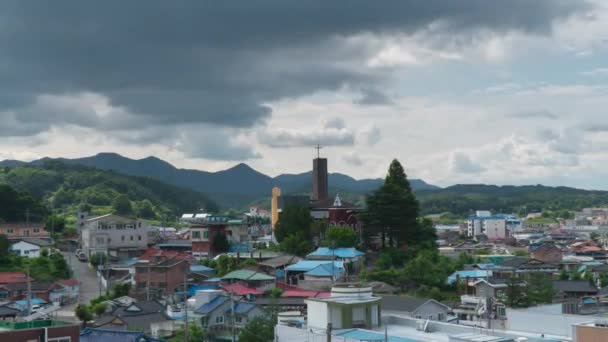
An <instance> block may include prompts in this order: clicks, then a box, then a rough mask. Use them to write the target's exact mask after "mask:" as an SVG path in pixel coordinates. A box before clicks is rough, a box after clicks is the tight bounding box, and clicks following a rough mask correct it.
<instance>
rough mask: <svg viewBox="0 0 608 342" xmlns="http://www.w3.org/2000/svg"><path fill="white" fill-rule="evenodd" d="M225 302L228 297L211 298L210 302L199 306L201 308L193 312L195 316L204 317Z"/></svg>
mask: <svg viewBox="0 0 608 342" xmlns="http://www.w3.org/2000/svg"><path fill="white" fill-rule="evenodd" d="M226 301H228V297H225V296H217V297H215V298H213V300H211V301H210V302H208V303H205V304H203V305H201V307H199V308H198V309H196V310H194V312H195V313H197V314H201V315H206V314H208V313H210V312H211V311H213V310H215V309H217V308H218V307H219V306H220V305H222V304H224V303H226Z"/></svg>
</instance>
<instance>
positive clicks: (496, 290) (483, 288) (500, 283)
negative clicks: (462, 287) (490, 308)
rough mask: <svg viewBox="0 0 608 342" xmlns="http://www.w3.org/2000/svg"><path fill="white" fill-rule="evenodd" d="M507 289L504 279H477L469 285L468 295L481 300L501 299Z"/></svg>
mask: <svg viewBox="0 0 608 342" xmlns="http://www.w3.org/2000/svg"><path fill="white" fill-rule="evenodd" d="M508 287H509V285H508V280H507V279H504V278H487V279H477V280H475V281H473V282H471V283H470V284H469V288H472V291H471V292H470V293H469V294H471V295H473V296H476V297H481V298H501V297H502V296H503V295H504V294H505V291H506V290H507V288H508Z"/></svg>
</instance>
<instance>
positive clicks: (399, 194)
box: [363, 159, 427, 246]
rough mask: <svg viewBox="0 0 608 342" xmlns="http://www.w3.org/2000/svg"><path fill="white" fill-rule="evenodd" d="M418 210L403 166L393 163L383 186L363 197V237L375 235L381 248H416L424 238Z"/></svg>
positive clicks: (396, 162)
mask: <svg viewBox="0 0 608 342" xmlns="http://www.w3.org/2000/svg"><path fill="white" fill-rule="evenodd" d="M419 212H420V208H419V204H418V200H416V196H415V195H414V193H413V192H412V188H411V186H410V184H409V181H408V180H407V176H406V174H405V172H404V170H403V166H401V164H400V163H399V161H398V160H396V159H395V160H393V161H392V162H391V165H390V166H389V170H388V174H387V176H386V179H385V181H384V185H382V186H381V187H380V189H378V190H377V191H375V192H374V193H373V194H371V195H370V196H368V197H367V211H366V212H365V214H364V215H363V219H364V222H365V227H366V235H367V236H368V237H369V236H370V235H375V234H379V235H380V236H381V241H382V246H385V244H386V241H387V240H388V243H389V245H391V246H410V245H418V244H419V243H420V242H422V241H423V240H422V239H424V238H427V236H423V235H421V234H420V233H421V225H420V224H419V220H418V216H419Z"/></svg>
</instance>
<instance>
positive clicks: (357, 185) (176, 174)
mask: <svg viewBox="0 0 608 342" xmlns="http://www.w3.org/2000/svg"><path fill="white" fill-rule="evenodd" d="M47 161H61V162H63V163H65V164H76V165H83V166H88V167H93V168H97V169H102V170H113V171H116V172H118V173H122V174H127V175H131V176H140V177H149V178H153V179H157V180H160V181H163V182H165V183H168V184H171V185H175V186H179V187H184V188H188V189H192V190H194V191H198V192H201V193H204V194H207V195H208V196H210V198H213V199H214V200H215V201H216V202H217V203H218V204H220V205H221V206H223V207H242V206H246V205H247V204H248V203H250V202H253V201H255V200H256V199H259V198H260V197H266V196H270V192H271V189H272V187H274V186H278V187H280V188H281V190H282V192H283V193H284V194H288V193H309V192H310V190H311V184H312V171H308V172H304V173H299V174H281V175H279V176H276V177H270V176H268V175H265V174H263V173H261V172H258V171H256V170H254V169H253V168H251V167H250V166H249V165H247V164H244V163H241V164H238V165H236V166H234V167H232V168H229V169H226V170H222V171H218V172H207V171H201V170H192V169H180V168H176V167H175V166H173V165H171V164H170V163H168V162H166V161H164V160H161V159H159V158H156V157H147V158H143V159H131V158H127V157H124V156H121V155H120V154H116V153H99V154H97V155H94V156H90V157H84V158H75V159H66V158H42V159H38V160H35V161H32V162H23V161H18V160H4V161H1V162H0V167H5V166H9V167H16V166H19V165H23V164H32V165H42V164H44V163H45V162H47ZM328 182H329V187H330V192H332V193H336V192H340V193H342V192H344V193H357V194H365V193H369V192H371V191H374V190H375V189H377V188H378V187H379V186H380V185H381V184H382V183H383V182H384V180H383V179H381V178H375V179H361V180H356V179H354V178H352V177H350V176H348V175H345V174H341V173H330V174H329V179H328ZM410 183H411V185H412V188H413V189H414V190H415V191H421V190H437V189H439V187H436V186H434V185H430V184H428V183H426V182H424V181H422V180H419V179H411V180H410Z"/></svg>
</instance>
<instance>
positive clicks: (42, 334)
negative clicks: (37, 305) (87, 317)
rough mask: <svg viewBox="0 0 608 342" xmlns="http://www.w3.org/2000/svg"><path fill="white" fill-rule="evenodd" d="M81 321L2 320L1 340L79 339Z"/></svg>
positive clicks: (0, 326) (0, 324)
mask: <svg viewBox="0 0 608 342" xmlns="http://www.w3.org/2000/svg"><path fill="white" fill-rule="evenodd" d="M79 335H80V323H68V322H62V321H54V320H37V321H35V322H8V321H0V341H15V342H17V341H19V342H21V341H55V342H66V341H79Z"/></svg>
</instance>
